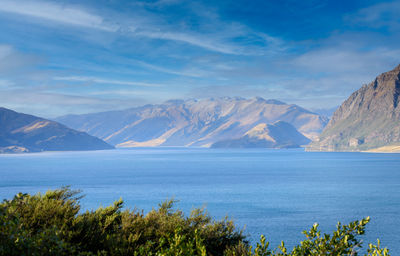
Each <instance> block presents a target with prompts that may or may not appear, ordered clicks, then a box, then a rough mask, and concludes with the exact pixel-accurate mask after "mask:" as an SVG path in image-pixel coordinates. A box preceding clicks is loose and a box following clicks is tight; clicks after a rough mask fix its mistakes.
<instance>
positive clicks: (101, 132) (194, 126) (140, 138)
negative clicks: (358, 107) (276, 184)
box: [56, 97, 327, 147]
mask: <svg viewBox="0 0 400 256" xmlns="http://www.w3.org/2000/svg"><path fill="white" fill-rule="evenodd" d="M56 120H57V121H59V122H61V123H63V124H65V125H67V126H69V127H71V128H73V129H77V130H80V131H85V132H87V133H89V134H91V135H94V136H97V137H99V138H102V139H104V140H105V141H107V142H109V143H111V144H113V145H116V146H118V147H140V146H144V147H151V146H210V145H212V144H213V143H215V142H217V141H221V140H228V139H236V138H240V137H242V136H244V135H245V134H246V133H247V132H248V131H249V130H251V129H253V128H254V127H255V126H257V125H258V124H262V123H265V124H271V123H274V122H276V121H278V120H281V121H285V122H287V123H290V124H291V125H293V126H294V127H295V128H296V129H297V130H298V131H299V132H301V133H302V134H304V135H305V136H309V137H313V136H316V135H317V134H319V133H320V132H321V131H322V129H323V127H324V126H325V125H326V123H327V118H325V117H323V116H320V115H318V114H315V113H312V112H310V111H308V110H306V109H304V108H301V107H299V106H297V105H289V104H285V103H283V102H280V101H277V100H265V99H262V98H253V99H243V98H227V97H226V98H211V99H203V100H174V101H168V102H166V103H164V104H159V105H146V106H143V107H138V108H133V109H128V110H123V111H113V112H103V113H96V114H87V115H70V116H64V117H60V118H57V119H56Z"/></svg>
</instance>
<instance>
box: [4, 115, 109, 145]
mask: <svg viewBox="0 0 400 256" xmlns="http://www.w3.org/2000/svg"><path fill="white" fill-rule="evenodd" d="M111 148H113V147H112V146H110V145H108V144H107V143H106V142H104V141H102V140H100V139H98V138H96V137H93V136H90V135H88V134H86V133H84V132H78V131H75V130H72V129H70V128H67V127H66V126H64V125H62V124H59V123H57V122H54V121H50V120H46V119H43V118H40V117H36V116H32V115H26V114H22V113H17V112H15V111H12V110H9V109H6V108H0V153H22V152H40V151H64V150H99V149H111Z"/></svg>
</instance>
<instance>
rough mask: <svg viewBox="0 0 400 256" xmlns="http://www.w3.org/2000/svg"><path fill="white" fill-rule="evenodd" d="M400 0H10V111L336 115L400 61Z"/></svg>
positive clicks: (5, 28)
mask: <svg viewBox="0 0 400 256" xmlns="http://www.w3.org/2000/svg"><path fill="white" fill-rule="evenodd" d="M399 13H400V0H398V1H375V0H347V1H341V0H335V1H333V0H332V1H331V0H318V1H317V0H303V1H297V0H252V1H243V0H235V1H233V0H232V1H226V0H218V1H215V0H213V1H208V0H204V1H196V0H192V1H187V0H186V1H185V0H154V1H146V0H139V1H133V0H126V1H123V0H93V1H92V0H87V1H82V0H79V1H78V0H69V1H61V0H54V1H42V0H40V1H37V0H17V1H16V0H0V31H1V32H0V102H1V103H0V106H2V107H6V108H10V109H13V110H16V111H19V112H24V113H29V114H35V115H39V116H42V117H48V118H52V117H56V116H60V115H65V114H71V113H75V114H81V113H91V112H99V111H107V110H114V109H126V108H130V107H135V106H140V105H144V104H157V103H162V102H164V101H166V100H169V99H188V98H196V99H201V98H208V97H225V96H230V97H236V96H241V97H246V98H252V97H256V96H258V97H263V98H265V99H277V100H281V101H284V102H287V103H291V104H298V105H300V106H303V107H306V108H311V109H313V108H319V109H321V108H322V109H323V108H332V107H335V106H338V105H340V104H341V103H342V102H343V101H344V100H345V99H346V98H347V97H348V96H349V95H350V94H351V93H352V92H353V91H355V90H357V89H358V88H360V87H361V86H362V85H363V84H365V83H369V82H370V81H372V80H373V79H374V78H375V77H376V76H377V75H379V74H380V73H382V72H385V71H389V70H391V69H393V68H394V67H395V66H397V65H398V64H400V44H399V41H400V40H399V39H400V16H399V15H398V14H399Z"/></svg>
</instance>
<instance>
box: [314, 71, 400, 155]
mask: <svg viewBox="0 0 400 256" xmlns="http://www.w3.org/2000/svg"><path fill="white" fill-rule="evenodd" d="M399 95H400V65H399V66H397V67H396V68H395V69H393V70H392V71H389V72H386V73H383V74H381V75H379V76H378V77H377V78H376V79H375V80H374V81H373V82H371V83H370V84H368V85H364V86H363V87H361V88H360V89H359V90H358V91H356V92H354V93H353V94H352V95H351V96H350V97H349V98H348V99H347V100H346V101H345V102H344V103H343V104H342V105H341V106H340V107H339V109H338V110H336V112H335V113H334V115H333V116H332V119H331V120H330V122H329V123H328V125H327V126H326V127H325V129H324V131H323V132H322V133H321V135H320V137H319V139H318V140H317V141H315V142H313V143H311V144H310V146H309V147H308V148H307V149H308V150H310V151H360V150H369V149H373V148H377V147H382V146H387V145H393V144H397V143H400V106H399V103H400V99H399Z"/></svg>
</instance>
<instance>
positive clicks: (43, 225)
mask: <svg viewBox="0 0 400 256" xmlns="http://www.w3.org/2000/svg"><path fill="white" fill-rule="evenodd" d="M80 199H81V196H79V191H72V190H70V189H69V188H61V189H58V190H54V191H48V192H46V193H45V194H40V193H38V194H36V195H33V196H32V195H28V194H21V193H20V194H17V195H16V196H15V197H14V198H13V199H12V200H4V201H3V203H1V204H0V255H137V256H152V255H154V256H175V255H182V256H183V255H193V256H196V255H199V256H206V255H212V256H234V255H237V256H239V255H243V256H266V255H293V256H294V255H358V253H359V252H358V250H359V249H360V248H361V245H362V244H361V241H360V240H359V236H360V235H363V234H364V232H365V226H366V224H367V223H368V222H369V218H365V219H363V220H361V221H355V222H352V223H350V224H348V225H342V224H340V223H339V224H338V226H337V230H336V231H335V232H334V233H333V234H332V235H328V234H321V233H320V231H318V225H314V226H313V227H312V228H311V230H310V231H307V232H304V234H305V236H306V240H304V241H302V242H301V243H300V244H299V245H298V246H296V247H295V248H293V250H292V251H290V252H289V251H288V250H287V248H286V247H285V245H284V243H283V242H282V244H281V245H280V246H279V247H278V248H277V249H275V250H272V249H270V248H269V243H268V242H267V241H266V239H265V237H264V236H261V239H260V242H259V243H257V245H256V246H255V248H252V247H251V246H250V245H249V243H248V241H247V240H246V237H245V236H244V235H243V232H242V230H238V229H237V228H236V227H235V225H234V224H233V222H232V221H230V220H228V219H227V218H225V219H223V220H221V221H214V220H213V219H212V218H211V217H210V216H209V214H208V213H207V212H206V211H205V210H204V209H195V210H193V211H192V212H191V214H190V215H189V216H188V217H186V216H185V215H184V214H183V212H182V211H180V210H173V204H174V201H166V202H164V203H162V204H160V205H159V207H158V209H153V210H152V211H150V212H149V213H148V214H146V215H145V214H144V213H143V211H138V210H136V209H135V210H122V207H123V201H122V200H119V201H116V202H114V204H113V205H111V206H109V207H106V208H102V207H101V208H98V209H97V210H95V211H86V212H82V213H80V205H79V200H80ZM365 255H370V256H378V255H385V256H386V255H389V251H388V250H387V249H386V248H381V247H380V242H379V240H378V244H377V245H369V248H368V249H367V252H366V254H365Z"/></svg>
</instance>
